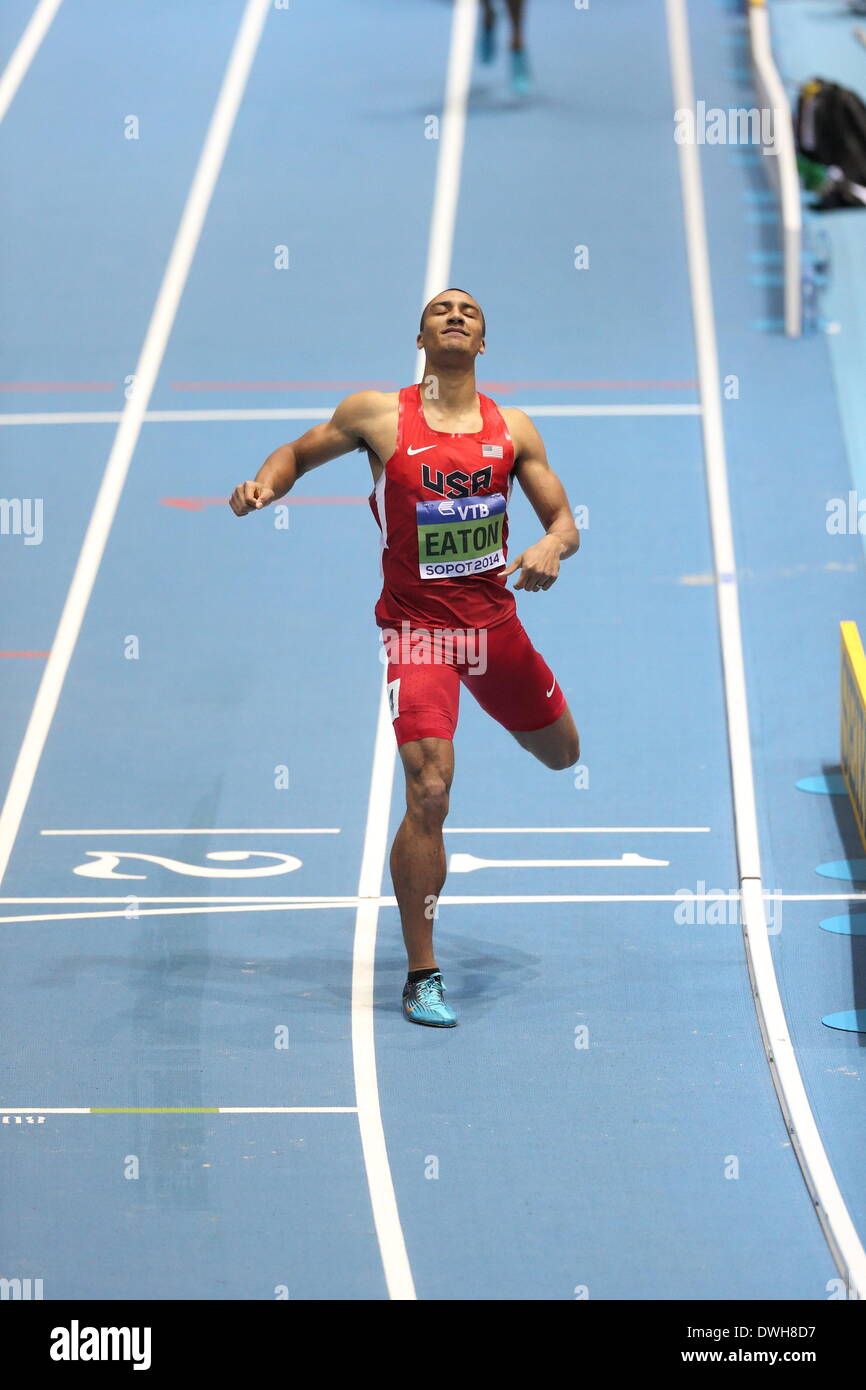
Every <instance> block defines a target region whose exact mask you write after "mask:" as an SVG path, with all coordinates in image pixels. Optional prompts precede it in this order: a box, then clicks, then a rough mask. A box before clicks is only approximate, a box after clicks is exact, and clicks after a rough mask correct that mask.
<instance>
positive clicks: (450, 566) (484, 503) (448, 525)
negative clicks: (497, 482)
mask: <svg viewBox="0 0 866 1390" xmlns="http://www.w3.org/2000/svg"><path fill="white" fill-rule="evenodd" d="M415 511H416V515H417V519H418V566H419V571H420V574H421V578H422V579H450V578H454V577H459V576H461V575H468V574H485V573H487V571H488V570H495V569H498V568H499V566H500V565H504V564H505V556H504V554H503V551H502V523H503V521H504V520H505V498H504V496H503V495H502V493H501V492H495V493H492V494H491V495H490V496H489V497H449V498H446V499H445V500H444V501H441V502H416V503H415Z"/></svg>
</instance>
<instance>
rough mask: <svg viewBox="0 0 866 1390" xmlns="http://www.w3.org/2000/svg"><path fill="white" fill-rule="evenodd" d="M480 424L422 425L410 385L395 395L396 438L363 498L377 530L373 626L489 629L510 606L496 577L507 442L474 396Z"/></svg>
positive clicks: (502, 428) (501, 562)
mask: <svg viewBox="0 0 866 1390" xmlns="http://www.w3.org/2000/svg"><path fill="white" fill-rule="evenodd" d="M478 402H479V405H480V408H481V422H482V423H481V429H480V430H477V431H476V432H475V433H472V434H450V433H448V432H447V431H443V430H434V429H431V427H430V426H429V425H428V424H427V421H426V419H425V416H424V409H423V405H422V400H421V387H420V386H404V387H403V389H402V390H401V392H400V396H399V406H398V414H397V444H396V447H395V449H394V452H393V454H392V455H391V457H390V458H389V459H388V461H387V462H386V463H385V466H384V468H383V470H382V473H381V475H380V477H379V480H378V482H377V483H376V486H375V489H374V491H373V492H372V494H371V495H370V506H371V508H372V510H373V515H374V516H375V518H376V521H377V522H378V524H379V530H380V532H381V561H382V578H383V580H384V583H383V587H382V593H381V595H380V597H379V601H378V603H377V604H376V621H377V622H378V624H379V626H380V627H397V628H399V627H400V625H401V623H403V622H409V623H411V624H412V625H413V626H415V627H440V628H441V627H449V628H452V627H453V628H469V627H473V628H475V627H478V628H481V627H495V626H496V625H497V624H498V623H501V622H504V621H505V620H506V619H507V618H509V617H511V615H512V614H513V613H514V612H515V602H514V595H513V594H512V593H511V591H510V589H508V587H507V581H506V578H505V574H504V569H505V565H506V557H507V542H508V518H507V512H506V508H507V505H508V499H509V497H510V495H511V483H512V468H513V466H514V444H513V442H512V439H511V435H510V434H509V433H508V429H507V426H506V424H505V421H504V419H503V417H502V415H501V414H500V412H499V408H498V407H497V405H496V403H495V402H494V401H492V400H491V399H490V398H489V396H482V395H481V393H480V392H479V393H478Z"/></svg>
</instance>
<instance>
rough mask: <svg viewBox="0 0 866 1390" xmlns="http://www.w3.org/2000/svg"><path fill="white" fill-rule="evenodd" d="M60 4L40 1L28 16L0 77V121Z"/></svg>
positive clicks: (44, 0)
mask: <svg viewBox="0 0 866 1390" xmlns="http://www.w3.org/2000/svg"><path fill="white" fill-rule="evenodd" d="M61 4H62V0H40V3H39V4H38V5H37V6H36V9H35V10H34V11H33V13H32V15H31V16H30V20H29V23H28V25H27V28H26V29H25V30H24V33H23V34H22V35H21V38H20V39H19V40H18V43H17V44H16V46H15V51H14V53H13V54H12V57H11V58H10V59H9V62H8V63H7V64H6V67H5V69H4V72H3V76H2V77H0V121H2V120H3V118H4V116H5V115H6V112H7V111H8V110H9V107H10V106H11V105H12V102H13V101H14V99H15V93H16V92H17V91H18V88H19V87H20V86H21V83H22V82H23V81H24V78H25V77H26V76H27V71H28V69H29V67H30V64H31V63H32V62H33V59H34V58H35V57H36V54H37V53H38V52H39V47H40V44H41V43H42V40H43V39H44V38H45V35H46V34H47V33H48V30H49V29H50V28H51V24H52V21H53V19H54V16H55V15H56V14H57V11H58V10H59V9H60V6H61Z"/></svg>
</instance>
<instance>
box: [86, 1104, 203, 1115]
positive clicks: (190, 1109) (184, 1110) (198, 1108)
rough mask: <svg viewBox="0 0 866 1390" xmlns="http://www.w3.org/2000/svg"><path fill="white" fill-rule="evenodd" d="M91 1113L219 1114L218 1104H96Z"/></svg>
mask: <svg viewBox="0 0 866 1390" xmlns="http://www.w3.org/2000/svg"><path fill="white" fill-rule="evenodd" d="M90 1113H91V1115H218V1114H219V1113H220V1112H219V1106H218V1105H94V1106H91V1110H90Z"/></svg>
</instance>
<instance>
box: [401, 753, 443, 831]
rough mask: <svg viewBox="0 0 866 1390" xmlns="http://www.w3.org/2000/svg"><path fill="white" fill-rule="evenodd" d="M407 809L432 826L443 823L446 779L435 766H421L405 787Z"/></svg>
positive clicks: (426, 824)
mask: <svg viewBox="0 0 866 1390" xmlns="http://www.w3.org/2000/svg"><path fill="white" fill-rule="evenodd" d="M407 792H408V795H407V799H406V804H407V809H408V812H409V815H410V816H412V817H413V818H414V819H416V820H419V821H421V822H422V823H423V824H424V825H425V826H426V827H428V828H432V827H436V826H440V825H442V824H443V823H444V821H445V817H446V816H447V815H448V796H449V789H448V781H447V779H446V777H445V775H444V773H443V772H442V771H441V769H439V768H437V767H435V766H429V767H427V766H425V767H423V768H421V769H420V770H419V771H418V772H417V773H416V774H415V775H414V776H413V777H412V778H411V780H410V782H409V786H408V788H407Z"/></svg>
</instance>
